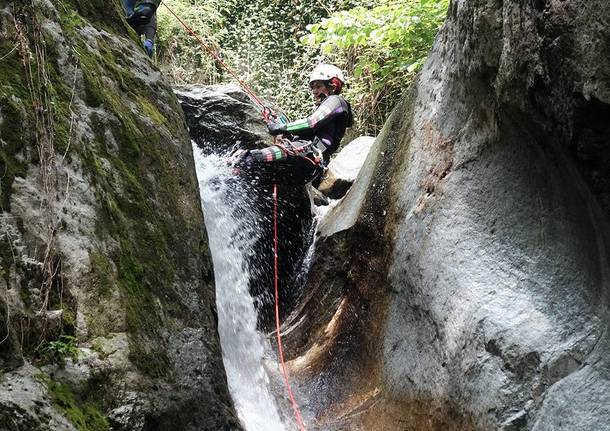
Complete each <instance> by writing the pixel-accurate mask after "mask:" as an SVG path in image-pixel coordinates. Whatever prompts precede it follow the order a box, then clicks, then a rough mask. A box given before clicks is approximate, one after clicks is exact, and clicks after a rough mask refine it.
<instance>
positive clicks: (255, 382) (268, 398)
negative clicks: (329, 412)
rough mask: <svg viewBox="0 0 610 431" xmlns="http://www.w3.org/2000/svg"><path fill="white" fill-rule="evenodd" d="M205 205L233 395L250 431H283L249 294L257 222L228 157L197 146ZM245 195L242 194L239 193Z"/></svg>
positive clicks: (219, 313)
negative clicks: (250, 255)
mask: <svg viewBox="0 0 610 431" xmlns="http://www.w3.org/2000/svg"><path fill="white" fill-rule="evenodd" d="M193 153H194V157H195V164H196V169H197V177H198V180H199V189H200V193H201V205H202V208H203V212H204V217H205V225H206V229H207V233H208V237H209V244H210V250H211V253H212V260H213V262H214V274H215V283H216V305H217V308H218V332H219V335H220V342H221V346H222V356H223V362H224V366H225V370H226V372H227V380H228V384H229V391H230V393H231V396H232V397H233V401H234V403H235V407H236V409H237V413H238V415H239V419H240V421H241V422H242V425H243V426H244V429H245V430H246V431H285V430H287V429H290V426H288V427H287V426H286V425H284V424H283V423H282V420H281V418H280V413H279V410H278V406H277V403H276V401H275V399H274V397H273V394H272V393H271V389H270V379H269V376H268V375H267V372H266V370H265V368H264V367H263V358H264V353H265V350H266V348H267V349H268V342H267V341H266V339H265V337H264V336H263V335H262V334H261V333H259V332H258V331H257V330H256V322H257V316H256V309H255V307H254V302H253V298H252V297H251V296H250V293H249V291H248V280H249V274H250V272H251V271H250V268H248V263H247V261H246V259H245V257H244V250H248V249H249V248H250V247H252V246H253V244H254V241H255V240H256V235H257V223H259V221H258V219H257V217H256V215H255V214H254V212H253V210H252V209H251V208H252V205H251V202H248V196H249V194H248V193H247V192H246V191H245V190H243V189H242V188H244V187H247V184H243V183H241V182H239V181H238V180H237V179H236V178H235V176H234V175H232V173H231V168H230V167H229V166H227V164H226V162H225V160H224V157H222V156H219V155H215V154H209V155H204V154H203V153H202V152H201V150H200V149H199V148H198V147H197V146H196V145H194V144H193ZM240 192H241V193H240Z"/></svg>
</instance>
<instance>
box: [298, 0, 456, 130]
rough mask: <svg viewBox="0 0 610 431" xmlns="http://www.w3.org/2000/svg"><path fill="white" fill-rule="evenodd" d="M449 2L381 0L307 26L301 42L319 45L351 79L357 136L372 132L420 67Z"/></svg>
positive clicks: (350, 92)
mask: <svg viewBox="0 0 610 431" xmlns="http://www.w3.org/2000/svg"><path fill="white" fill-rule="evenodd" d="M448 3H449V2H448V0H399V1H395V0H384V1H383V4H380V5H378V6H376V7H374V8H370V9H367V8H365V7H356V8H354V9H351V10H349V11H341V12H337V13H335V14H333V15H332V16H331V17H329V18H326V19H323V20H322V21H320V22H319V23H317V24H314V25H311V26H309V30H310V32H311V33H310V34H309V35H308V36H306V37H303V38H302V42H303V43H305V44H307V45H309V46H312V47H319V48H320V50H321V51H322V53H323V54H324V55H325V56H327V58H328V60H329V61H330V62H332V63H335V64H337V65H338V66H340V67H342V68H344V69H346V70H347V71H348V74H349V75H351V76H352V80H351V88H350V90H348V95H350V94H351V95H353V96H354V97H355V98H356V100H355V102H356V103H355V105H356V107H357V109H356V112H357V116H358V117H359V118H360V120H361V121H360V123H361V125H360V128H361V131H362V132H365V133H372V134H376V133H377V132H378V131H379V129H380V128H381V126H382V125H383V122H384V121H385V118H386V117H387V114H388V113H389V111H390V110H391V109H392V107H393V106H394V105H395V103H396V102H397V100H398V98H399V97H400V95H401V93H402V90H403V89H404V88H406V87H408V84H409V83H410V82H411V81H412V80H413V78H414V77H415V74H416V73H417V72H418V71H419V70H420V69H421V67H422V65H423V64H424V62H425V60H426V57H427V55H428V51H429V50H430V47H431V46H432V42H433V41H434V37H435V35H436V33H437V31H438V29H439V28H440V26H441V24H442V23H443V20H444V18H445V14H446V11H447V6H448Z"/></svg>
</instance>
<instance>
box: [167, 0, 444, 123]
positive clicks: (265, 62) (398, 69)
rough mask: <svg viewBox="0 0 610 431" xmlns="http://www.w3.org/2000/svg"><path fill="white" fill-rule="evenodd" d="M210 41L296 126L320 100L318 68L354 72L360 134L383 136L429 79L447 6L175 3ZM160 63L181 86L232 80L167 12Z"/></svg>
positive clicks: (334, 1) (419, 0)
mask: <svg viewBox="0 0 610 431" xmlns="http://www.w3.org/2000/svg"><path fill="white" fill-rule="evenodd" d="M167 3H168V5H169V6H170V7H171V8H172V9H174V10H175V12H176V13H177V14H178V15H180V16H181V17H182V18H183V19H184V20H185V21H186V22H187V23H188V24H189V26H191V27H192V28H193V30H194V31H195V32H196V33H197V34H198V35H199V36H201V38H202V39H203V41H204V42H205V43H206V44H207V45H209V46H211V47H212V48H213V49H214V50H215V51H216V52H217V53H218V54H219V55H220V56H221V57H222V58H223V59H224V60H225V61H226V62H227V63H228V64H229V65H230V66H231V67H232V68H233V69H235V70H236V71H237V73H238V74H239V76H240V77H241V78H242V79H244V80H245V81H246V82H247V83H248V84H249V85H251V86H252V87H253V88H254V90H255V91H256V92H257V93H258V94H260V95H261V96H262V97H263V98H265V99H267V100H269V101H271V102H272V103H275V104H276V105H277V106H279V107H280V108H281V109H283V111H284V112H285V113H286V114H287V115H288V117H290V118H292V119H295V118H297V117H302V116H304V115H306V114H308V113H309V112H310V110H311V108H312V100H311V97H310V95H309V90H308V87H307V76H308V74H309V72H310V71H311V69H312V68H313V67H314V66H315V65H316V64H317V63H320V62H323V61H324V62H330V63H334V64H336V65H337V66H339V67H341V68H342V69H344V70H345V71H346V72H347V75H348V80H349V83H350V87H349V89H348V90H347V91H346V97H347V98H348V99H350V100H351V102H352V106H353V107H354V108H355V113H356V117H357V121H356V130H355V132H354V133H356V132H357V133H368V134H376V133H377V132H378V131H379V129H380V128H381V126H382V124H383V122H384V121H385V119H386V117H387V114H388V113H389V112H390V110H391V109H392V108H393V106H394V105H395V103H396V102H397V101H398V99H399V98H400V96H401V94H402V91H403V89H404V88H406V87H408V86H409V83H410V82H411V81H412V80H413V78H414V77H415V75H416V73H417V72H418V71H419V70H420V69H421V66H422V65H423V63H424V61H425V59H426V56H427V54H428V51H429V49H430V47H431V45H432V42H433V40H434V37H435V35H436V32H437V31H438V29H439V27H440V25H441V24H442V22H443V20H444V17H445V13H446V10H447V6H448V3H449V0H329V1H326V2H319V1H313V0H305V1H299V2H286V1H280V0H210V1H207V2H206V3H203V2H202V1H199V0H168V2H167ZM159 11H160V12H159V42H158V54H159V62H160V64H161V66H162V67H163V68H164V70H166V72H168V74H169V75H170V76H172V77H173V79H174V82H176V83H192V82H202V83H208V84H209V83H217V82H222V81H227V80H232V78H231V77H230V76H229V75H227V74H226V73H224V72H222V70H221V69H220V67H219V66H218V65H217V64H215V63H214V60H212V57H211V55H210V54H209V53H208V52H206V51H205V50H203V49H202V48H201V47H200V46H199V42H198V41H197V39H196V38H194V37H193V36H192V35H190V34H189V33H187V31H186V30H185V29H183V28H182V26H181V24H180V23H179V22H178V21H177V20H176V19H175V18H174V17H173V16H171V15H169V13H168V12H167V10H166V9H165V8H163V7H161V8H160V10H159Z"/></svg>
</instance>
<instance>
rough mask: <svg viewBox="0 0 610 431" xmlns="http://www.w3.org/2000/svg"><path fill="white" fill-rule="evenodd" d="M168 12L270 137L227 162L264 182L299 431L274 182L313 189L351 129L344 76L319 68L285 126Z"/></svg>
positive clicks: (278, 332)
mask: <svg viewBox="0 0 610 431" xmlns="http://www.w3.org/2000/svg"><path fill="white" fill-rule="evenodd" d="M160 3H161V4H163V5H164V6H165V7H166V8H167V9H168V11H169V12H170V13H171V14H172V15H173V16H174V17H175V18H176V19H177V20H178V21H179V22H180V24H181V25H182V26H183V27H184V28H185V30H187V31H188V32H189V33H190V34H191V35H192V36H193V37H195V38H196V39H197V40H198V42H199V43H200V45H201V46H202V47H203V48H204V49H205V51H207V52H208V53H209V54H210V55H211V56H212V57H213V58H214V59H215V60H216V61H217V62H218V64H219V65H220V66H221V67H223V68H224V69H225V70H226V71H227V72H228V73H229V74H230V75H231V76H233V77H234V78H235V79H236V80H237V82H238V83H239V85H240V86H241V87H242V89H243V90H244V92H245V93H246V94H247V95H248V96H249V98H250V99H251V101H252V102H253V103H255V104H256V105H258V106H259V107H260V108H261V114H262V117H263V119H264V121H265V122H266V123H267V130H268V132H269V134H270V135H271V136H273V137H274V139H273V145H270V146H268V147H267V148H262V149H236V150H234V151H233V154H232V155H231V156H230V157H229V159H228V160H227V162H228V163H229V164H230V165H232V166H233V167H234V169H233V172H234V174H236V175H239V176H242V175H243V176H250V175H253V176H254V177H255V178H256V179H257V180H260V179H263V182H266V181H270V182H271V184H272V200H273V272H274V274H273V291H274V299H275V307H274V311H275V313H274V314H275V334H276V337H277V350H278V358H279V366H280V371H281V374H282V376H283V380H284V384H285V387H286V392H287V394H288V397H289V400H290V403H291V405H292V410H293V414H294V419H295V422H296V425H297V427H298V429H299V430H300V431H305V429H306V428H305V424H304V421H303V416H302V414H301V411H300V407H299V405H298V403H297V401H296V399H295V396H294V392H293V390H292V387H291V384H290V380H289V375H288V370H287V368H286V365H285V359H284V357H285V354H284V348H283V345H282V337H281V322H280V310H279V308H280V301H279V262H278V259H279V254H280V253H279V249H278V193H279V191H278V183H280V184H290V185H300V186H304V185H305V184H307V183H310V182H312V183H313V184H314V185H318V184H319V182H320V180H321V178H322V174H323V173H324V171H325V166H326V164H327V163H328V161H329V160H330V156H331V155H332V154H333V153H334V152H335V151H336V150H337V149H338V148H339V145H340V143H341V140H342V138H343V136H344V135H345V131H346V129H347V128H348V127H351V126H352V125H353V114H352V110H351V106H350V104H349V103H348V102H347V100H345V98H344V97H343V96H341V90H342V88H343V86H344V85H345V77H344V74H343V72H342V71H341V69H339V68H338V67H336V66H334V65H331V64H319V65H317V66H316V67H315V68H314V69H313V70H312V72H311V74H310V76H309V88H310V90H311V93H312V96H313V98H314V102H315V105H316V108H315V109H314V111H313V113H312V114H311V115H310V116H309V117H307V118H303V119H299V120H296V121H293V122H288V121H287V119H286V117H285V116H284V115H280V114H278V113H277V112H276V111H275V110H274V109H272V108H270V107H269V106H267V104H265V103H264V102H263V101H262V99H261V98H260V97H259V96H258V95H257V94H256V93H255V92H254V91H253V90H252V89H251V88H250V87H249V86H248V85H247V84H246V83H245V82H244V81H243V80H242V79H240V77H239V75H238V74H237V73H236V72H235V71H234V70H232V69H231V68H230V67H229V66H228V65H227V63H226V62H224V61H223V59H222V58H221V57H220V55H219V54H218V52H217V51H216V50H214V49H213V48H211V47H210V46H209V45H208V44H206V43H205V41H204V40H203V39H202V38H201V37H200V36H199V35H198V34H197V33H196V32H195V31H194V30H193V29H191V28H190V27H189V26H188V25H187V24H186V23H185V22H184V21H183V20H182V19H181V18H180V17H179V16H178V15H177V14H176V13H175V12H174V11H173V10H172V9H171V8H170V7H169V6H167V4H165V3H162V2H160Z"/></svg>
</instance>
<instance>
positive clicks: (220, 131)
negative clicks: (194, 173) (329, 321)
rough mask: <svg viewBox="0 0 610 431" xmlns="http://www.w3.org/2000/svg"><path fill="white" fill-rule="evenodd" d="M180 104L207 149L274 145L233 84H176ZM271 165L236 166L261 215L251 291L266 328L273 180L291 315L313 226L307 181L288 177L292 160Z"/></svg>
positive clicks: (284, 292) (285, 300) (284, 293)
mask: <svg viewBox="0 0 610 431" xmlns="http://www.w3.org/2000/svg"><path fill="white" fill-rule="evenodd" d="M175 91H176V94H177V96H178V98H179V100H180V103H181V104H182V107H183V109H184V112H185V115H186V117H187V122H188V124H189V133H190V136H191V139H192V140H193V142H195V143H196V144H197V146H198V147H199V148H201V149H202V150H203V152H204V153H210V152H215V153H219V154H226V155H227V161H228V157H229V154H230V152H231V150H232V149H234V148H242V149H255V148H263V147H265V146H266V145H270V144H272V139H273V138H272V137H271V136H270V135H269V134H268V133H267V127H266V126H265V122H264V121H263V117H262V115H261V112H260V110H259V109H257V107H256V105H255V104H254V103H253V102H251V101H250V100H249V99H248V96H247V95H246V93H244V92H243V91H242V90H241V89H239V87H237V86H235V85H219V86H197V85H195V86H185V87H178V88H176V89H175ZM268 165H271V164H262V165H252V166H251V167H250V168H244V167H237V168H236V169H235V181H239V182H240V183H241V185H240V189H241V190H244V191H245V193H247V194H248V196H246V197H244V196H242V197H241V199H245V200H246V201H248V202H249V203H250V206H251V208H252V209H253V211H254V212H255V213H256V214H257V216H256V218H255V219H253V220H251V223H252V224H253V225H255V226H256V229H257V230H259V231H260V232H261V235H260V239H258V240H257V243H256V245H255V246H254V247H253V248H252V249H251V250H246V251H244V252H245V253H248V257H247V259H248V260H249V262H250V263H249V267H250V268H253V269H254V270H253V274H252V277H251V286H250V292H251V293H252V295H253V296H254V297H255V299H256V304H257V307H258V309H259V324H260V326H261V327H262V328H264V329H265V330H271V329H272V328H273V327H274V322H275V314H274V313H275V311H274V300H273V298H274V284H273V283H274V280H273V274H274V267H273V241H274V233H273V208H274V198H273V189H274V184H275V185H277V204H278V206H277V214H278V250H279V254H280V255H281V258H280V259H279V284H280V286H286V287H287V288H282V289H280V294H279V297H280V304H281V313H282V315H284V314H288V313H289V312H290V311H291V310H292V309H293V308H294V306H295V304H296V301H297V299H298V298H299V296H300V294H301V285H302V281H301V280H300V279H299V278H298V275H299V273H300V272H301V266H302V265H303V260H304V258H305V253H306V251H307V247H308V244H309V242H310V236H311V234H312V229H313V225H312V223H313V216H312V211H311V205H310V198H309V195H308V193H307V191H306V188H305V186H304V185H303V184H302V183H300V184H294V183H292V182H291V181H290V179H289V178H288V175H287V174H288V173H290V171H291V170H292V169H293V168H294V166H293V165H283V164H282V163H279V164H273V165H274V166H280V167H279V168H278V169H277V170H276V169H270V168H269V167H268Z"/></svg>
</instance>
